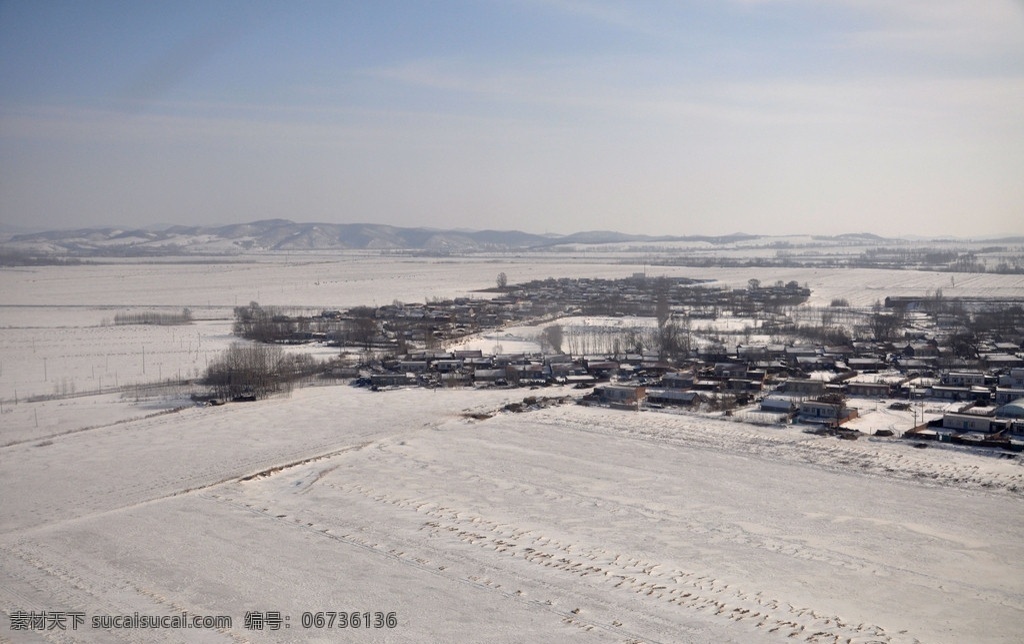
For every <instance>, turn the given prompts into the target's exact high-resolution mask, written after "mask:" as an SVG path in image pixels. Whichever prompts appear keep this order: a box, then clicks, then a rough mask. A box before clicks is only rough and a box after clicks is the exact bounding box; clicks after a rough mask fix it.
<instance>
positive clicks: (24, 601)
mask: <svg viewBox="0 0 1024 644" xmlns="http://www.w3.org/2000/svg"><path fill="white" fill-rule="evenodd" d="M290 262H291V263H288V264H285V263H284V262H276V263H275V262H273V261H259V262H255V263H251V264H248V265H245V264H244V263H243V264H239V265H235V264H232V265H219V266H202V265H196V264H169V265H166V264H165V265H148V264H147V265H139V266H136V265H131V266H127V265H122V266H105V267H98V266H82V267H43V268H33V269H28V270H24V271H21V270H19V271H7V270H4V271H2V272H0V343H2V344H0V347H2V350H0V356H2V361H3V362H2V373H0V399H2V400H3V410H2V411H3V413H2V414H0V510H2V514H0V517H2V519H0V612H2V613H4V614H3V615H0V617H2V619H0V641H7V640H10V641H14V642H47V641H54V642H77V641H90V642H92V641H96V642H108V641H109V642H123V641H128V642H142V641H146V642H148V641H167V642H180V641H210V642H219V641H235V642H280V641H294V642H305V641H322V642H333V641H367V642H385V641H387V642H451V641H491V642H537V641H587V642H589V641H608V642H637V641H643V642H762V641H763V642H782V641H786V642H792V641H811V642H915V641H919V642H964V641H970V642H1015V641H1019V638H1020V635H1019V633H1020V626H1021V624H1022V623H1024V575H1022V572H1024V564H1022V563H1021V562H1022V561H1024V541H1022V540H1021V534H1022V533H1024V467H1022V466H1021V461H1020V460H1019V459H1010V458H1004V457H1002V456H1001V455H1000V454H999V453H985V452H979V451H975V450H971V449H969V448H961V447H953V446H939V445H934V444H933V445H930V446H929V447H928V448H926V449H919V448H915V447H914V445H913V443H910V442H908V441H901V440H897V439H882V438H862V439H861V440H858V441H842V440H838V439H835V438H828V437H818V436H813V435H809V434H804V433H802V432H800V431H799V429H796V428H793V427H781V426H780V427H762V426H753V425H748V424H744V423H739V422H733V421H729V420H724V419H721V420H720V419H711V418H708V417H704V416H699V415H695V414H663V413H652V412H643V413H629V412H612V411H609V410H602V409H595V408H584V407H579V406H576V405H572V404H568V405H563V406H557V407H549V408H547V409H542V410H537V411H531V412H528V413H521V414H512V413H506V412H500V411H499V410H500V409H501V408H502V407H503V406H504V405H505V404H506V403H508V402H518V401H521V400H522V398H523V397H524V396H526V395H531V394H539V395H578V394H579V393H580V392H576V391H574V390H571V389H565V390H559V389H547V390H539V391H524V390H490V391H459V390H443V391H428V390H398V391H389V392H381V393H373V392H368V391H364V390H357V389H353V388H349V387H345V386H330V387H328V386H325V387H312V388H307V389H300V390H296V391H295V392H294V393H293V394H292V396H291V397H290V398H278V399H272V400H267V401H261V402H257V403H248V404H235V405H227V406H224V407H206V408H199V407H191V406H189V407H186V408H184V409H180V410H175V408H176V407H177V405H178V404H179V403H180V401H181V398H180V396H178V395H177V394H176V393H175V392H174V391H173V390H170V389H168V390H167V391H163V392H161V391H157V392H156V393H152V392H151V393H149V394H146V395H144V396H142V397H141V398H138V397H132V396H131V395H125V394H124V393H123V392H116V393H114V392H107V393H104V394H102V395H76V396H74V397H71V396H66V397H61V398H57V399H51V400H42V401H37V402H28V401H26V398H25V397H26V396H28V395H31V394H32V393H33V392H35V393H38V394H52V393H53V382H54V380H53V379H55V378H57V379H59V378H65V379H67V382H74V383H75V388H76V394H81V393H82V392H83V391H86V390H88V389H90V387H89V386H88V385H89V383H90V382H91V381H92V379H93V378H94V377H97V376H98V375H99V374H98V373H97V374H95V375H94V371H98V370H99V369H100V366H101V363H102V365H103V369H104V371H103V379H104V389H106V388H107V385H106V380H107V378H108V377H111V374H110V372H111V371H113V370H114V369H116V370H117V373H118V378H119V382H120V380H121V379H122V378H124V379H128V378H131V379H133V380H137V381H149V382H152V381H155V380H157V379H159V378H158V376H159V377H162V378H163V379H166V378H167V377H168V375H169V373H166V372H175V373H176V371H177V369H179V368H181V369H183V371H187V370H188V369H190V368H197V367H202V366H204V362H205V359H204V355H205V352H207V351H211V352H212V351H216V350H219V348H220V347H223V346H225V345H226V344H227V343H228V342H230V339H231V338H230V336H229V335H228V331H229V329H230V320H228V319H227V318H226V317H224V316H225V315H226V314H229V313H230V307H231V306H233V305H234V303H235V302H234V300H235V298H236V296H237V299H238V303H239V304H245V303H248V301H249V300H250V299H259V301H261V303H266V304H282V305H290V306H310V307H317V306H322V307H331V308H335V307H343V306H349V305H354V304H363V303H372V302H373V301H374V300H376V301H377V303H383V302H390V301H391V300H392V299H399V300H406V301H413V300H416V301H422V300H423V299H424V298H425V297H449V296H452V295H457V294H470V292H471V291H472V290H474V289H476V288H486V287H488V286H490V285H491V284H492V283H493V277H492V274H494V275H496V274H497V273H498V272H499V271H505V272H506V273H507V274H508V275H509V279H510V281H513V282H514V281H522V280H525V279H533V278H545V277H561V276H582V275H598V276H605V277H615V276H625V275H629V274H631V273H632V272H634V271H635V270H636V269H637V266H635V265H606V266H599V265H592V264H589V263H569V264H566V265H564V266H562V265H556V264H554V263H545V262H540V261H528V258H491V259H487V260H486V261H485V260H483V259H481V260H479V261H475V262H474V261H470V260H465V261H448V262H439V261H437V260H427V259H420V260H412V259H402V260H400V261H398V262H396V263H395V264H394V265H392V264H391V263H389V262H390V260H385V259H382V258H380V257H372V256H362V257H352V258H346V259H345V261H341V262H336V263H330V262H328V261H327V260H326V259H322V260H318V262H316V263H311V264H309V265H308V266H307V269H308V271H312V272H303V271H302V270H299V268H298V267H297V266H294V265H292V264H294V263H295V260H294V259H291V260H290ZM316 271H319V273H318V274H314V273H315V272H316ZM373 271H379V272H378V273H376V274H374V273H373ZM700 273H701V274H698V273H697V272H694V271H688V270H679V271H678V272H673V273H671V274H678V275H690V276H693V277H710V276H713V274H714V271H713V269H701V271H700ZM840 273H841V272H840V271H835V272H834V274H833V273H824V274H821V275H815V274H813V273H811V272H810V271H808V272H807V274H804V275H803V276H795V275H793V274H790V273H787V274H785V275H784V274H781V273H780V274H779V275H778V276H775V275H763V274H757V273H756V271H746V272H744V271H738V269H736V270H728V271H722V272H721V274H720V275H719V277H721V278H722V279H723V280H725V281H727V282H729V283H735V284H737V285H742V284H745V282H746V280H747V279H749V278H750V277H758V278H759V279H762V281H764V280H769V281H774V280H775V279H784V280H787V281H788V280H789V279H797V280H798V281H800V282H801V283H803V282H804V281H806V282H808V285H809V286H810V287H811V288H812V289H821V290H822V291H825V293H824V294H822V295H819V294H818V292H817V291H816V293H815V297H820V298H822V299H823V301H824V302H825V303H826V304H827V301H828V299H829V298H831V297H847V298H849V299H850V301H851V304H855V305H856V302H855V301H854V298H858V300H866V301H867V302H868V303H870V302H871V301H874V299H876V298H879V297H884V296H885V295H886V294H900V293H908V292H918V291H921V292H923V291H924V290H928V289H934V288H936V287H940V288H943V290H944V292H945V293H947V294H953V293H952V292H951V290H950V288H949V286H948V285H946V284H943V280H945V281H946V282H948V280H949V276H948V275H933V274H916V273H902V272H895V271H892V272H884V274H880V273H877V272H876V273H872V272H871V271H864V272H858V271H850V272H848V273H846V274H845V275H846V278H845V280H844V277H843V275H841V274H840ZM527 275H529V277H527ZM140 276H141V277H140ZM246 276H249V277H246ZM250 278H255V279H257V281H256V282H250V281H249V280H250ZM972 279H974V280H976V282H977V283H976V287H977V289H979V291H981V292H990V293H996V292H998V293H1005V294H1015V295H1019V294H1020V293H1021V292H1024V284H1022V283H1021V279H1020V278H1019V277H1006V276H990V275H985V276H967V275H964V276H960V275H958V276H957V279H956V289H960V288H961V284H963V283H965V282H969V281H970V280H972ZM322 280H323V281H326V282H328V283H330V284H334V285H333V286H328V285H326V284H325V285H323V286H320V285H317V282H318V281H322ZM147 282H148V283H149V288H146V286H145V284H146V283H147ZM257 282H258V283H257ZM120 283H124V288H120V289H119V288H115V286H116V285H118V284H120ZM858 284H859V285H860V286H861V287H863V288H864V289H866V290H869V291H872V290H873V292H871V294H870V295H863V294H860V292H859V291H857V288H858ZM289 285H291V286H289ZM247 289H248V290H247ZM257 289H258V290H259V298H257V297H256V293H255V291H256V290H257ZM828 289H832V291H831V292H829V291H828ZM249 290H252V291H253V293H250V292H249ZM274 293H277V294H278V295H274ZM413 293H415V295H414V296H410V294H413ZM843 293H845V294H843ZM476 295H479V294H476ZM132 306H136V307H138V306H151V307H155V306H164V307H170V308H171V309H173V308H174V307H177V308H178V309H180V308H181V307H183V306H192V307H194V308H195V310H196V312H197V318H199V320H200V321H199V322H197V323H195V324H193V325H190V326H183V327H104V326H100V321H101V320H102V319H103V318H104V317H111V316H112V315H113V313H112V312H111V311H113V312H116V311H117V310H120V307H132ZM104 307H114V308H104ZM204 311H205V313H204ZM215 311H219V313H213V312H215ZM225 312H226V313H225ZM44 318H45V319H44ZM33 320H37V322H35V323H33ZM520 331H522V333H520ZM507 332H508V333H510V334H512V337H520V336H521V337H522V338H523V340H524V341H530V340H531V339H530V338H528V337H526V336H528V335H529V334H528V333H526V331H525V330H519V329H510V330H507ZM512 337H509V338H507V339H506V341H512ZM487 342H499V343H501V342H502V338H501V337H495V338H491V339H489V340H487ZM33 343H34V346H33ZM136 344H137V345H139V348H135V346H134V345H136ZM142 346H145V351H146V370H145V373H144V374H143V373H141V347H142ZM33 351H34V353H33ZM122 354H123V355H122ZM33 356H34V357H33ZM108 356H109V357H108ZM42 357H46V358H47V360H46V365H45V371H46V373H45V374H43V373H42V369H43V368H44V367H43V366H42V365H41V364H39V363H40V362H41V358H42ZM107 360H109V361H110V366H109V367H107V366H106V361H107ZM158 364H159V365H160V366H159V367H155V365H158ZM157 369H158V370H159V371H156V370H157ZM129 373H131V375H130V376H129V375H128V374H129ZM122 374H123V375H122ZM15 379H16V380H15ZM14 382H17V383H18V395H19V401H18V403H17V404H14V401H13V399H12V395H11V393H10V392H11V390H12V389H13V383H14ZM56 382H60V381H59V380H57V381H56ZM22 387H24V388H25V389H24V390H23V389H22ZM68 387H70V385H68ZM23 391H24V392H25V393H23ZM870 407H871V409H868V408H867V407H865V409H864V410H863V411H864V412H865V417H866V418H869V416H868V412H869V413H870V414H872V415H875V419H874V421H872V422H875V423H883V424H884V423H887V422H888V423H893V424H899V423H906V422H907V419H908V418H909V412H899V413H896V412H891V411H889V410H888V409H887V408H886V406H885V405H883V404H873V403H872V404H870ZM470 413H472V414H473V416H472V417H471V416H470V415H469V414H470ZM864 422H868V421H867V420H865V421H864ZM44 610H45V611H50V612H52V611H79V612H81V613H83V614H84V615H85V616H86V623H85V624H84V625H83V626H81V627H79V628H80V630H79V631H76V632H72V631H61V630H47V631H40V630H28V631H24V630H12V628H11V626H12V621H11V618H10V615H11V613H14V612H15V611H44ZM182 611H187V612H188V613H189V614H190V615H228V616H230V617H231V618H232V621H233V623H232V626H231V627H230V628H222V629H220V630H197V629H190V630H189V631H188V632H183V631H179V630H152V629H150V630H140V629H135V630H131V629H129V630H104V629H92V628H90V619H91V618H92V617H94V616H100V615H123V614H128V615H131V614H133V613H136V612H137V613H139V614H140V615H179V614H180V613H181V612H182ZM247 611H258V612H261V613H266V612H267V611H279V612H280V613H281V615H282V616H284V617H289V618H290V619H289V620H288V621H287V626H288V627H287V628H284V627H282V629H281V630H278V631H270V630H252V629H247V628H246V627H245V625H244V616H245V614H246V612H247ZM318 611H346V612H349V613H351V612H353V611H358V612H359V613H364V612H370V613H371V614H372V613H375V612H384V613H387V612H390V611H394V612H395V614H396V616H397V625H396V626H394V627H393V628H387V627H386V626H385V627H383V628H372V627H371V628H360V629H359V632H352V630H353V629H351V628H349V629H346V630H341V629H339V628H338V625H337V624H335V626H334V627H333V628H331V629H327V628H319V629H318V628H315V627H314V628H304V627H303V624H302V614H303V613H304V612H310V613H316V612H318Z"/></svg>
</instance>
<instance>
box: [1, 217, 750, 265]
mask: <svg viewBox="0 0 1024 644" xmlns="http://www.w3.org/2000/svg"><path fill="white" fill-rule="evenodd" d="M6 237H7V240H6V242H4V243H3V246H4V247H5V249H6V250H8V251H9V252H10V251H13V250H21V251H23V252H37V253H45V254H63V255H71V256H76V257H83V256H91V257H97V256H100V257H102V256H146V255H168V254H202V255H206V254H223V253H230V252H236V253H238V252H247V251H304V250H360V249H369V250H373V249H378V250H384V249H394V250H400V249H402V250H419V251H429V252H437V253H460V252H473V251H489V250H490V251H501V250H526V249H536V248H545V247H552V246H556V245H560V244H604V243H622V242H649V243H654V242H666V241H694V242H697V241H702V242H706V243H711V244H722V243H730V242H737V241H741V240H746V239H755V238H756V236H754V235H744V234H735V235H728V236H721V237H706V236H697V237H672V236H650V235H627V234H624V233H617V232H610V231H591V232H581V233H574V234H572V235H536V234H532V233H524V232H520V231H515V230H512V231H508V230H479V231H466V230H439V229H434V228H402V227H398V226H386V225H382V224H326V223H298V222H294V221H289V220H287V219H268V220H264V221H254V222H251V223H245V224H229V225H225V226H168V227H166V228H163V229H158V230H153V229H145V228H135V229H131V228H113V227H106V228H82V229H78V230H53V231H46V232H36V233H22V234H9V235H6Z"/></svg>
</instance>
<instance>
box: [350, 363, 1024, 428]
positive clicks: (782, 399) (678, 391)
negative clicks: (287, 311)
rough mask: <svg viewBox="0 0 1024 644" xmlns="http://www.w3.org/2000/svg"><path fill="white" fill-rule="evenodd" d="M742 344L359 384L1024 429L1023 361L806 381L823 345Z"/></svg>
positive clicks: (403, 368) (821, 422)
mask: <svg viewBox="0 0 1024 644" xmlns="http://www.w3.org/2000/svg"><path fill="white" fill-rule="evenodd" d="M742 349H743V348H742V347H741V350H739V351H737V353H736V354H735V355H733V356H731V358H730V359H726V360H721V361H717V362H704V361H695V362H694V364H692V365H690V366H688V367H686V368H682V369H680V368H678V367H676V366H674V365H672V364H670V363H668V362H664V361H659V360H658V359H657V357H655V356H650V355H640V354H627V355H622V356H589V357H588V356H584V357H574V356H571V355H567V354H557V355H542V354H532V355H531V354H515V355H513V354H499V355H485V354H484V353H483V352H482V351H480V350H461V351H450V352H443V351H420V352H415V353H412V354H408V355H405V356H402V357H401V358H396V359H393V360H387V361H384V362H382V363H381V364H380V365H378V367H377V368H376V369H375V370H374V371H373V372H372V373H369V374H367V375H364V377H362V378H360V379H359V381H358V384H361V385H365V386H371V387H374V388H377V389H380V388H388V387H396V386H410V385H413V386H428V387H469V386H473V387H524V386H525V387H540V386H550V385H569V386H574V387H577V388H587V389H590V391H589V392H588V393H587V394H586V395H585V396H584V397H583V399H582V402H584V403H587V404H594V405H603V406H608V407H611V408H616V409H633V410H639V409H655V410H656V409H663V408H667V407H695V406H700V407H703V408H711V409H724V410H729V409H732V408H736V407H746V408H751V409H756V410H758V411H760V412H763V413H765V414H769V415H774V416H775V418H776V420H784V421H793V422H800V423H807V424H811V425H818V426H821V427H825V428H841V427H842V425H843V424H844V423H846V422H847V421H849V420H851V419H853V418H856V417H857V415H858V412H857V408H856V406H855V404H856V403H853V404H851V403H852V402H853V401H856V400H858V399H860V400H863V401H866V402H873V403H877V401H879V400H886V401H892V400H897V401H899V400H904V401H922V400H932V401H935V402H937V403H942V402H946V403H960V404H958V405H957V406H956V411H953V412H949V413H946V414H945V416H944V418H943V419H942V420H941V422H938V423H933V424H932V426H927V425H924V424H922V425H921V426H920V427H919V428H917V429H918V431H919V432H925V433H921V434H919V435H920V437H922V438H928V437H931V436H930V435H929V434H928V432H932V433H934V434H935V436H936V437H941V435H942V434H951V435H955V434H959V433H963V432H976V433H979V434H999V433H1003V434H1012V435H1014V436H1022V435H1024V366H1022V367H1013V368H1009V369H1001V370H980V369H978V370H952V371H940V372H936V373H932V372H928V373H927V374H925V375H922V374H920V373H918V372H916V371H914V372H907V371H903V372H901V371H899V370H897V369H894V368H893V358H892V357H890V359H889V360H886V359H882V358H868V357H861V358H857V357H844V358H843V360H842V367H843V368H841V369H836V368H835V364H833V369H834V370H833V371H825V372H817V373H816V374H815V376H816V377H806V373H805V372H804V371H803V369H802V367H805V366H807V362H806V360H804V358H808V357H810V353H814V355H815V356H817V357H820V356H821V355H824V351H825V349H824V348H819V349H818V351H817V352H812V351H811V350H810V348H807V347H792V346H790V347H783V348H779V349H778V350H777V349H776V348H774V347H771V348H768V347H766V348H764V350H765V353H760V352H750V351H743V350H742ZM897 364H898V363H897ZM816 366H820V365H818V364H816ZM854 366H856V367H857V368H854ZM878 372H882V373H878ZM896 404H897V405H899V404H901V403H899V402H897V403H896ZM903 404H905V403H903Z"/></svg>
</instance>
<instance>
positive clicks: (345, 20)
mask: <svg viewBox="0 0 1024 644" xmlns="http://www.w3.org/2000/svg"><path fill="white" fill-rule="evenodd" d="M1022 176H1024V2H1021V1H1020V0H991V1H985V2H977V1H976V0H975V1H971V0H900V2H892V1H891V0H693V1H689V2H686V1H682V2H654V1H651V2H628V3H627V2H611V1H609V2H604V1H599V0H477V1H465V2H452V1H444V0H437V1H432V2H416V1H407V2H387V1H380V2H366V1H361V2H343V1H336V2H313V1H296V2H226V1H221V2H216V1H215V2H209V1H206V2H190V1H187V0H186V1H179V2H147V3H139V2H104V1H100V0H97V1H92V2H60V1H49V2H36V1H24V0H0V222H2V223H4V224H7V225H13V226H24V227H46V228H60V227H79V226H93V225H119V226H126V225H149V224H154V223H182V224H214V223H228V222H238V221H251V220H256V219H266V218H272V217H282V218H288V219H293V220H296V221H324V222H380V223H388V224H394V225H400V226H431V227H441V228H474V229H484V228H497V229H520V230H527V231H530V232H560V233H566V232H573V231H579V230H593V229H610V230H619V231H624V232H641V233H648V234H677V235H685V234H724V233H731V232H737V231H743V232H749V233H766V234H793V233H804V232H806V233H817V234H836V233H843V232H874V233H878V234H884V235H906V234H923V235H960V236H985V235H996V234H1006V233H1018V234H1020V233H1024V226H1022V224H1021V222H1022V221H1024V180H1022V178H1021V177H1022Z"/></svg>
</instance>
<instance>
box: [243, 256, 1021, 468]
mask: <svg viewBox="0 0 1024 644" xmlns="http://www.w3.org/2000/svg"><path fill="white" fill-rule="evenodd" d="M488 291H490V292H491V293H493V297H491V298H489V299H486V298H481V299H476V298H456V299H452V300H438V301H429V302H425V303H423V304H419V303H416V304H405V303H400V302H393V303H392V304H387V305H383V306H378V307H375V308H372V307H356V308H353V309H349V310H346V311H340V310H325V311H322V312H320V313H319V314H314V315H302V314H298V315H295V314H289V313H287V312H284V311H280V310H275V309H264V308H262V307H260V306H259V305H258V304H257V303H255V302H253V303H251V304H250V305H249V306H248V307H239V308H237V309H236V311H235V315H236V323H235V332H236V334H237V335H240V336H242V337H246V338H250V339H254V340H260V341H262V342H268V343H279V344H296V343H307V342H322V343H328V344H330V345H332V346H338V347H341V348H342V349H343V350H342V358H341V359H340V360H339V361H337V362H335V363H333V364H332V366H331V368H330V369H331V375H333V376H334V377H344V378H351V379H352V382H353V383H354V384H355V385H357V386H364V387H369V388H372V389H374V390H385V389H389V388H397V387H411V386H415V387H429V388H437V387H476V388H495V387H507V388H518V387H522V388H529V389H540V388H546V387H552V386H556V387H570V388H572V389H579V390H587V391H586V392H579V393H581V394H582V395H579V396H578V397H577V400H578V402H579V403H581V404H586V405H598V406H605V407H608V408H610V409H616V410H632V411H656V412H668V413H671V412H676V413H678V412H680V411H683V410H686V411H693V412H703V413H713V414H717V415H726V416H732V417H734V418H735V419H738V420H742V421H745V422H752V423H757V424H764V425H772V424H790V423H797V424H800V425H803V426H805V427H806V429H807V431H813V432H817V433H823V434H832V435H835V436H838V437H840V438H847V439H856V438H857V437H858V436H859V435H862V434H864V433H870V434H873V435H880V436H892V435H896V436H901V437H904V438H908V439H915V440H932V441H941V442H950V443H962V444H968V445H979V446H989V447H1000V448H1003V449H1006V450H1013V451H1020V450H1021V448H1022V447H1024V442H1022V439H1024V358H1022V357H1021V333H1020V329H1022V328H1024V324H1022V318H1024V316H1022V314H1021V307H1022V302H1020V301H1017V300H1006V299H998V300H996V299H985V298H962V299H956V298H943V297H942V294H941V292H937V293H931V294H929V295H928V296H927V297H917V298H910V297H895V296H894V297H888V298H886V300H885V301H884V303H883V302H876V303H875V305H874V306H872V307H868V308H863V307H862V308H855V307H850V306H849V305H848V304H846V303H845V302H843V301H833V302H831V303H830V305H829V306H827V307H808V306H806V304H805V302H806V301H807V299H808V298H809V296H810V295H811V292H810V290H809V289H808V288H806V286H801V285H799V284H797V283H796V282H790V283H782V282H776V283H775V284H772V285H767V286H765V285H762V284H761V282H760V281H759V280H756V279H751V280H750V282H749V284H748V286H747V288H744V289H727V288H722V287H719V286H716V285H714V284H707V283H702V282H700V281H698V280H692V279H687V278H667V277H656V278H648V277H647V276H645V275H643V274H636V275H634V276H633V277H632V278H627V279H621V280H603V279H557V280H556V279H547V280H541V281H535V282H529V283H525V284H519V285H509V284H508V283H507V277H506V276H505V275H504V274H502V275H499V276H498V279H497V287H496V288H493V289H488ZM524 326H526V327H527V328H532V329H534V330H535V332H534V333H532V335H530V334H528V335H529V337H527V338H518V339H520V340H522V339H525V340H528V342H527V344H526V347H527V348H521V349H518V350H513V349H506V348H505V347H504V346H502V338H503V337H504V338H506V344H508V342H507V340H508V339H513V340H514V339H516V336H515V334H509V333H507V332H505V333H504V335H503V334H502V333H503V332H502V330H503V329H509V328H522V327H524ZM520 335H521V334H520ZM481 338H484V340H481ZM474 339H475V342H474V341H473V340H474ZM513 344H515V342H513ZM520 344H521V343H520ZM530 399H532V400H536V399H537V397H536V396H531V397H530ZM880 403H884V405H885V406H886V407H887V408H888V409H890V410H893V411H896V412H904V414H905V417H906V420H905V422H901V423H889V424H887V425H886V426H884V427H878V426H877V425H876V424H871V423H868V424H867V425H866V426H865V425H864V424H863V423H858V421H857V419H858V417H859V416H860V415H861V413H860V410H863V409H865V408H867V407H869V406H870V407H872V408H875V409H877V407H878V405H879V404H880ZM926 406H927V411H928V412H929V413H927V414H926ZM858 427H861V428H858ZM922 445H924V444H922Z"/></svg>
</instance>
